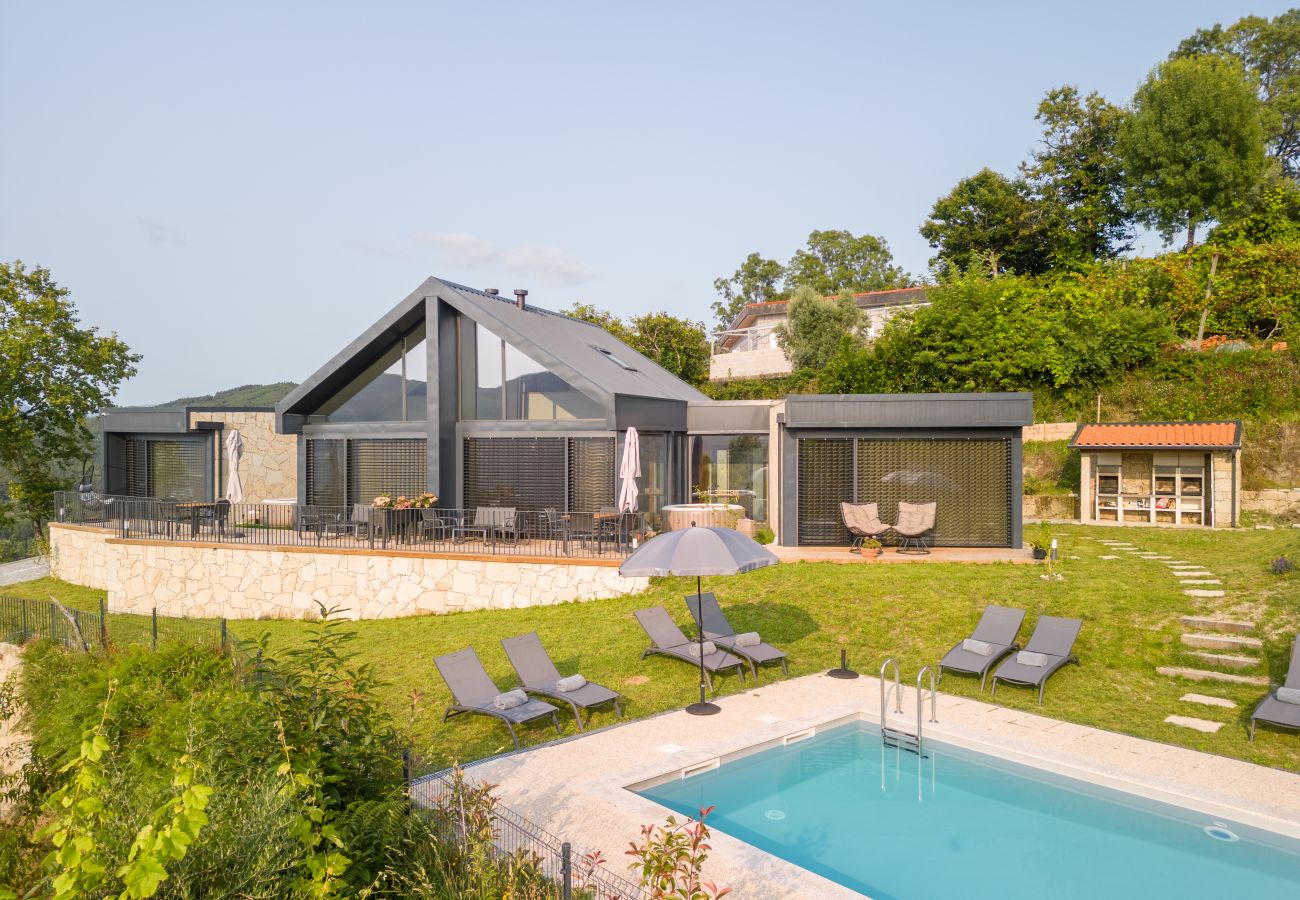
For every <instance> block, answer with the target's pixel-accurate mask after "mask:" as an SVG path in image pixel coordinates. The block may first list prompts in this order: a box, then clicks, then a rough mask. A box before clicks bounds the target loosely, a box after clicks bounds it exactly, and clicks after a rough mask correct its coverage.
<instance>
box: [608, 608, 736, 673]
mask: <svg viewBox="0 0 1300 900" xmlns="http://www.w3.org/2000/svg"><path fill="white" fill-rule="evenodd" d="M634 615H635V616H636V620H637V621H638V622H640V623H641V627H642V628H643V629H645V633H646V635H647V636H648V637H649V638H650V646H649V647H647V648H646V649H645V650H644V651H643V652H642V653H641V658H642V659H645V658H646V657H647V656H650V655H651V654H658V655H660V656H671V657H672V658H673V659H680V660H681V661H682V662H687V663H690V664H691V665H693V666H698V665H699V664H700V659H699V657H698V656H695V655H694V654H692V653H691V651H690V649H689V648H690V646H691V645H693V644H695V641H692V640H691V639H690V638H688V637H687V636H686V635H684V634H682V630H681V629H680V628H678V627H677V623H676V622H674V621H673V619H672V616H670V615H668V610H666V609H664V608H663V607H662V606H652V607H650V608H649V609H638V610H636V612H635V613H634ZM706 640H707V638H706ZM727 669H735V670H736V671H737V672H739V673H740V680H741V681H744V680H745V661H744V660H743V659H741V658H740V657H739V656H733V655H732V654H730V653H728V652H727V651H726V650H714V651H713V652H712V653H709V654H707V655H706V656H705V657H704V683H705V685H706V686H707V687H708V689H709V690H710V691H712V690H713V679H712V678H710V677H709V673H710V672H712V673H713V674H714V675H717V674H720V673H721V672H725V671H726V670H727Z"/></svg>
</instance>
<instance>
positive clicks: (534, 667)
mask: <svg viewBox="0 0 1300 900" xmlns="http://www.w3.org/2000/svg"><path fill="white" fill-rule="evenodd" d="M501 646H502V647H504V648H505V651H506V656H508V657H509V658H510V665H512V666H514V669H515V674H516V675H518V676H519V682H520V686H521V687H522V688H523V689H524V690H525V691H526V692H528V693H530V694H541V695H542V696H543V697H549V698H551V699H552V700H562V701H563V702H565V703H567V704H569V706H571V707H573V718H574V719H576V720H577V722H578V730H579V731H582V711H583V710H584V709H591V708H592V707H596V706H601V705H602V704H605V703H610V702H613V704H614V712H615V713H617V714H618V717H619V718H620V719H621V718H623V708H622V707H621V706H620V705H619V702H618V701H619V695H618V693H617V692H615V691H611V690H610V689H609V688H607V687H601V686H600V685H598V684H593V683H592V682H590V681H588V682H587V683H586V684H584V685H583V686H582V687H580V688H578V689H577V690H576V691H562V690H560V689H559V688H558V687H556V682H558V681H559V680H560V679H561V678H562V677H563V676H561V675H560V670H559V669H557V668H555V663H553V662H552V661H551V657H550V655H549V654H548V653H547V652H546V648H545V647H543V646H542V639H541V638H539V637H538V636H537V632H536V631H530V632H528V634H521V635H520V636H519V637H512V638H502V639H501Z"/></svg>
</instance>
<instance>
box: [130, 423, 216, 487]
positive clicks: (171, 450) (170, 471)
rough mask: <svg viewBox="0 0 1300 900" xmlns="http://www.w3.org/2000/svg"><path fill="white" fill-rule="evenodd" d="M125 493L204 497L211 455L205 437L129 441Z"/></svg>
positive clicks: (132, 439)
mask: <svg viewBox="0 0 1300 900" xmlns="http://www.w3.org/2000/svg"><path fill="white" fill-rule="evenodd" d="M125 449H126V453H125V458H126V492H127V493H128V494H130V495H131V496H133V497H162V498H165V499H169V500H173V499H174V500H204V499H206V498H207V492H208V483H209V482H208V475H209V473H210V472H211V466H212V458H211V456H210V455H209V450H208V441H207V439H206V438H200V439H197V440H155V439H153V438H128V439H127V440H126V448H125Z"/></svg>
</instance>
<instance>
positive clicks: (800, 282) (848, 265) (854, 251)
mask: <svg viewBox="0 0 1300 900" xmlns="http://www.w3.org/2000/svg"><path fill="white" fill-rule="evenodd" d="M785 279H786V286H787V287H799V286H806V287H810V288H812V289H813V290H814V291H817V292H818V293H819V294H821V295H823V296H831V295H833V294H857V293H865V292H867V291H884V290H889V289H890V288H900V287H907V285H908V284H909V283H910V280H909V279H908V276H907V273H906V272H904V271H903V270H902V269H901V268H899V267H898V266H896V265H894V255H893V254H892V253H891V252H890V250H889V244H887V243H886V242H885V239H884V238H881V237H876V236H875V235H871V234H864V235H861V236H859V235H855V234H853V233H852V232H850V231H814V232H813V233H812V234H810V235H808V245H807V246H806V247H804V248H803V249H801V250H797V251H795V254H794V256H792V257H791V258H790V262H789V263H788V264H787V265H786V267H785Z"/></svg>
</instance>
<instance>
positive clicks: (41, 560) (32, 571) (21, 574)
mask: <svg viewBox="0 0 1300 900" xmlns="http://www.w3.org/2000/svg"><path fill="white" fill-rule="evenodd" d="M49 574H50V562H49V560H47V559H46V558H45V557H43V556H33V557H31V558H30V559H20V560H18V561H17V562H11V563H5V564H3V565H0V584H17V583H18V582H20V581H31V580H32V579H34V578H44V577H45V576H47V575H49Z"/></svg>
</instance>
